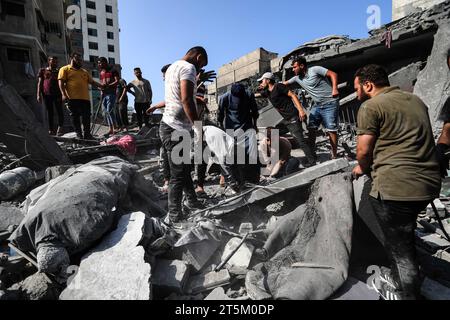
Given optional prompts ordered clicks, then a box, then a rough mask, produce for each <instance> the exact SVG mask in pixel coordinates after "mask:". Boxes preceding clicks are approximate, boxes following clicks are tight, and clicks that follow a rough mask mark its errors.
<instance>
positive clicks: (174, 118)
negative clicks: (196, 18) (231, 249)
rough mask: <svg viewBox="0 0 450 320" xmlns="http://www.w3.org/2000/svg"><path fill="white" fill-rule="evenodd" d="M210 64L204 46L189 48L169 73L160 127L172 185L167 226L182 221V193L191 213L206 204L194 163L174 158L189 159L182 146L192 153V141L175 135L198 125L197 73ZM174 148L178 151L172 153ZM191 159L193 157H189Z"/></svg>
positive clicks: (170, 68) (170, 185)
mask: <svg viewBox="0 0 450 320" xmlns="http://www.w3.org/2000/svg"><path fill="white" fill-rule="evenodd" d="M207 64H208V54H207V53H206V50H205V49H204V48H202V47H194V48H192V49H190V50H189V51H188V52H187V53H186V55H185V56H184V57H183V58H182V59H181V60H179V61H177V62H175V63H173V64H172V65H171V66H170V67H169V69H167V72H166V81H165V83H166V85H165V104H166V109H165V112H164V116H163V119H162V122H161V126H160V136H161V140H162V143H163V145H164V148H165V149H166V150H167V152H168V155H169V157H168V158H169V165H170V183H169V214H168V216H167V218H166V219H165V223H166V224H168V225H171V224H173V223H177V222H180V221H181V220H182V218H183V212H182V197H183V191H184V192H185V194H186V198H187V201H186V202H185V206H186V207H187V208H188V209H190V210H195V209H201V208H203V204H202V203H201V202H200V201H198V199H197V195H196V193H195V189H194V183H193V181H192V177H191V163H190V161H189V163H185V162H184V161H181V163H179V162H180V161H177V160H180V159H176V158H175V156H181V157H182V158H186V155H185V154H184V152H183V151H184V149H186V148H181V149H182V152H181V153H183V154H175V153H177V152H179V150H178V151H177V149H178V148H176V147H177V146H178V145H179V144H180V143H182V144H186V145H187V147H188V150H190V146H191V143H190V142H191V141H183V138H182V137H179V138H178V140H176V141H173V140H172V139H173V138H174V137H175V135H174V133H175V132H178V133H179V132H188V133H189V136H190V132H191V131H192V129H193V125H194V123H195V122H198V121H199V117H198V114H197V108H196V104H195V91H196V90H195V89H196V85H197V73H198V72H199V71H200V70H201V69H202V68H203V67H205V66H206V65H207ZM174 149H175V152H173V151H174ZM188 158H190V157H188Z"/></svg>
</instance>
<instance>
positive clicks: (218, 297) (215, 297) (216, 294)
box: [205, 288, 233, 301]
mask: <svg viewBox="0 0 450 320" xmlns="http://www.w3.org/2000/svg"><path fill="white" fill-rule="evenodd" d="M205 300H206V301H227V300H233V299H231V298H230V297H228V296H227V295H226V294H225V290H223V288H216V289H214V290H213V292H211V293H210V294H209V295H208V296H207V297H206V298H205Z"/></svg>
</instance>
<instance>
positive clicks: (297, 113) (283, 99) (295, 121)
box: [258, 72, 316, 167]
mask: <svg viewBox="0 0 450 320" xmlns="http://www.w3.org/2000/svg"><path fill="white" fill-rule="evenodd" d="M258 82H261V85H260V87H259V90H263V93H262V96H264V97H267V98H269V100H270V102H271V103H272V105H273V106H274V107H275V108H276V109H277V110H278V112H280V114H281V116H282V117H283V118H284V124H285V125H286V127H287V128H288V130H289V131H290V132H291V134H292V135H293V136H294V138H295V139H296V140H297V142H298V144H299V145H300V148H301V149H302V150H303V151H304V153H305V156H306V159H307V162H306V164H305V166H306V167H311V166H313V165H315V164H316V157H315V156H314V153H313V151H312V150H311V147H310V146H309V145H308V143H306V140H305V137H304V136H303V126H302V122H304V121H306V119H307V115H306V111H305V110H304V108H303V106H302V104H301V103H300V100H299V99H298V97H297V96H296V95H295V94H294V93H293V92H292V91H290V90H289V89H288V87H287V86H286V85H284V84H282V83H275V77H274V75H273V74H272V73H270V72H268V73H266V74H264V75H263V76H262V78H260V79H258Z"/></svg>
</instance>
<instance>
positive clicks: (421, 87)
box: [414, 21, 450, 132]
mask: <svg viewBox="0 0 450 320" xmlns="http://www.w3.org/2000/svg"><path fill="white" fill-rule="evenodd" d="M448 39H450V22H449V21H447V22H443V23H440V24H439V29H438V31H437V33H436V35H435V37H434V46H433V50H432V53H431V56H430V57H429V58H428V62H427V65H426V67H425V68H424V69H423V71H422V72H421V73H420V74H419V76H418V78H417V83H416V86H415V88H414V94H416V95H418V96H419V97H420V98H421V99H422V100H423V101H424V102H425V104H426V105H427V106H428V108H429V111H430V119H431V123H432V124H433V125H434V131H435V132H437V131H438V130H440V129H441V128H442V122H440V121H439V117H440V115H441V111H442V108H443V107H444V104H445V103H446V100H447V99H448V90H449V88H450V82H449V81H448V72H449V69H448V68H449V67H448V64H447V60H446V58H447V53H448V49H449V43H448Z"/></svg>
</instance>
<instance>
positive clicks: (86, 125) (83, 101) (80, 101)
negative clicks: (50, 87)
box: [58, 53, 103, 140]
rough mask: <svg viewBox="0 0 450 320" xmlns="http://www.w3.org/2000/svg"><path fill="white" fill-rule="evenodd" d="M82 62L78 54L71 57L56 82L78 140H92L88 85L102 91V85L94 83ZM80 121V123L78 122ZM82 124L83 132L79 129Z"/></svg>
mask: <svg viewBox="0 0 450 320" xmlns="http://www.w3.org/2000/svg"><path fill="white" fill-rule="evenodd" d="M82 65H83V60H82V58H81V55H80V54H79V53H73V54H72V55H71V60H70V64H69V65H67V66H65V67H62V68H61V70H60V71H59V75H58V80H59V88H60V90H61V94H62V98H63V101H65V102H66V103H67V107H68V109H69V111H70V115H71V117H72V124H73V127H74V129H75V132H76V133H77V137H78V138H79V139H83V138H84V139H86V140H92V139H93V137H92V135H91V101H90V96H89V85H93V86H96V87H98V88H100V89H103V85H101V84H100V83H98V82H96V81H94V80H93V79H92V76H91V74H90V73H89V72H88V71H86V70H85V69H83V68H82ZM80 119H81V121H80ZM81 123H83V129H84V135H83V130H82V129H81Z"/></svg>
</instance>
